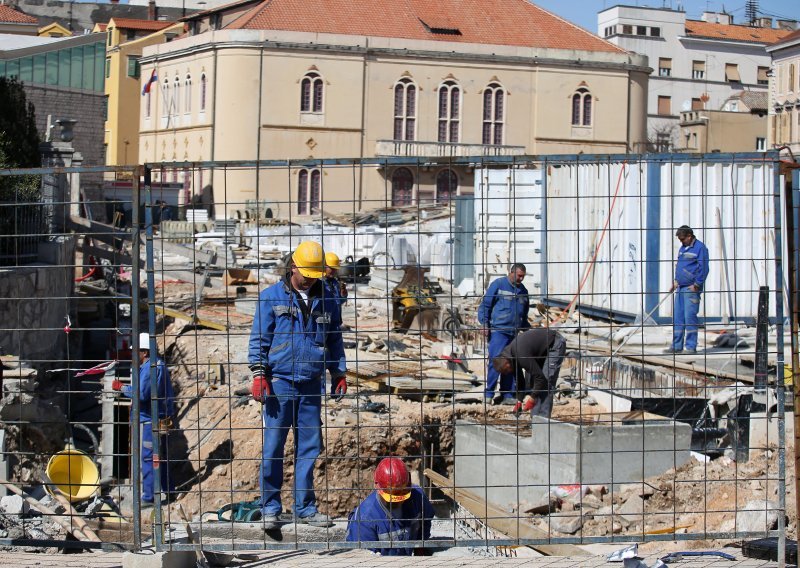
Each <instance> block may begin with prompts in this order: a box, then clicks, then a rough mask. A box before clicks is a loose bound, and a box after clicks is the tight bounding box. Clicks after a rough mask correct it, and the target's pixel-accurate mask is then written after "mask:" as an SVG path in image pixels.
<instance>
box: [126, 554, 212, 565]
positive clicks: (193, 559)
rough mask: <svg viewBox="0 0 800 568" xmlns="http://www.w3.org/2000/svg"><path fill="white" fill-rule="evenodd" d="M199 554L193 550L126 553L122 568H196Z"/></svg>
mask: <svg viewBox="0 0 800 568" xmlns="http://www.w3.org/2000/svg"><path fill="white" fill-rule="evenodd" d="M196 566H197V554H196V553H195V552H193V551H191V550H167V551H164V552H155V553H152V552H126V553H125V554H123V555H122V568H195V567H196Z"/></svg>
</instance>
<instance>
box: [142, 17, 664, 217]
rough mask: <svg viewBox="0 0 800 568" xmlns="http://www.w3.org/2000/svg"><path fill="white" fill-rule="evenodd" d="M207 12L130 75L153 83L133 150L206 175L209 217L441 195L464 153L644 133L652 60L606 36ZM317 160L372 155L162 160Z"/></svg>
mask: <svg viewBox="0 0 800 568" xmlns="http://www.w3.org/2000/svg"><path fill="white" fill-rule="evenodd" d="M215 14H220V12H215V11H210V12H208V13H206V14H200V15H198V16H196V17H195V19H194V22H191V21H190V22H189V29H190V30H191V32H190V34H189V35H188V37H184V38H181V39H179V40H176V41H173V42H170V43H168V44H160V45H154V46H151V47H148V48H146V49H145V50H144V54H143V57H142V59H141V63H142V78H143V80H144V79H145V78H149V77H150V75H151V73H152V72H153V70H154V69H155V70H156V74H157V76H158V88H157V89H156V88H155V85H154V86H153V88H152V90H151V93H152V94H151V97H152V99H151V104H150V106H149V107H145V106H143V107H142V108H141V110H140V138H139V144H140V146H139V157H140V160H142V161H145V162H151V163H158V164H161V165H162V166H164V168H165V170H164V172H165V173H164V174H162V175H164V176H167V179H166V180H165V181H175V180H177V179H183V180H184V181H185V184H186V186H187V187H188V188H189V189H190V192H191V193H193V194H197V193H199V191H200V189H201V188H202V187H204V186H205V185H208V184H210V185H212V186H213V193H214V199H215V201H216V202H217V204H221V203H223V202H224V206H223V207H219V206H218V207H217V208H216V211H217V216H220V215H224V214H226V213H225V211H226V210H227V211H230V210H233V209H243V208H244V204H245V203H246V202H247V201H251V200H259V201H262V202H263V201H267V202H269V203H272V204H274V206H273V207H274V208H277V211H275V212H276V213H277V214H279V215H282V216H288V215H307V214H313V213H315V212H318V211H320V210H322V208H323V207H324V209H325V211H327V212H342V211H345V212H346V211H354V210H360V209H364V208H372V207H378V206H385V205H387V204H389V205H411V204H415V203H425V202H433V201H438V202H442V201H446V200H447V199H449V198H450V197H452V196H453V195H457V194H462V193H471V192H472V185H473V182H474V180H473V176H472V170H473V167H474V165H470V164H453V163H449V160H451V159H452V158H457V157H466V156H498V155H500V156H523V155H531V154H574V153H579V152H583V153H625V152H628V151H630V150H631V149H632V148H634V147H638V146H637V145H638V144H640V143H642V142H644V141H645V138H646V131H645V120H646V95H647V80H648V74H649V72H650V69H649V67H647V65H646V60H645V59H644V58H642V57H640V56H636V55H633V54H629V53H627V52H623V51H622V50H619V49H618V48H610V49H602V50H589V49H587V50H579V51H575V50H566V49H554V48H549V47H541V48H538V47H530V46H524V45H497V44H478V43H466V42H464V41H459V42H455V41H453V42H451V41H446V39H441V38H437V39H436V40H427V41H426V40H420V39H408V38H399V37H377V36H362V35H351V34H326V33H311V32H306V31H294V30H274V29H235V28H233V29H212V28H215V27H216V28H219V27H221V26H224V19H221V18H217V16H216V15H215ZM581 33H583V34H585V35H586V36H589V38H591V40H592V41H594V40H596V41H598V42H602V40H599V38H596V37H595V36H592V35H591V34H589V33H588V32H585V31H583V30H581ZM603 43H605V42H603ZM609 45H610V44H609ZM140 86H141V85H140ZM147 108H149V110H147ZM328 158H373V159H376V160H378V161H380V160H381V159H385V163H378V164H377V165H376V166H374V167H370V168H361V169H360V170H359V171H358V172H357V174H355V175H354V172H353V171H352V169H349V168H346V167H338V168H337V167H335V166H331V167H322V168H319V167H307V166H306V165H304V164H302V163H300V164H297V165H295V164H291V167H289V168H288V175H287V168H276V169H269V168H264V169H259V170H258V171H256V169H255V168H241V169H237V168H226V169H225V171H224V172H223V171H221V170H220V168H203V167H196V168H186V169H185V170H183V169H181V170H180V171H175V170H173V171H169V170H170V166H169V163H170V162H207V161H217V162H219V161H229V160H233V161H238V160H307V159H328ZM392 158H408V159H412V160H413V161H414V165H411V166H409V165H408V164H405V165H402V164H401V165H393V164H392ZM170 176H171V177H170ZM157 177H158V173H157ZM323 202H324V205H323Z"/></svg>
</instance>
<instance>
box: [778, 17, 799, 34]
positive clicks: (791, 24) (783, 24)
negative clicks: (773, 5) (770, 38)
mask: <svg viewBox="0 0 800 568" xmlns="http://www.w3.org/2000/svg"><path fill="white" fill-rule="evenodd" d="M778 29H779V30H787V31H790V32H793V31H795V30H796V29H797V20H778Z"/></svg>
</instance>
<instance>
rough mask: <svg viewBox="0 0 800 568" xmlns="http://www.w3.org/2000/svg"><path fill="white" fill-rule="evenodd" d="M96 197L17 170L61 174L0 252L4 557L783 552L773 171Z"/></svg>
mask: <svg viewBox="0 0 800 568" xmlns="http://www.w3.org/2000/svg"><path fill="white" fill-rule="evenodd" d="M86 172H91V173H97V172H98V170H97V169H96V168H71V169H69V168H68V169H66V170H63V169H62V170H57V171H56V170H46V169H43V170H25V171H22V170H20V171H12V172H9V171H4V172H0V174H2V175H3V176H5V177H7V178H8V179H10V180H12V182H13V180H14V179H16V178H22V176H30V175H42V176H43V178H45V179H48V180H51V181H52V179H54V178H55V179H56V181H58V180H59V179H60V178H58V176H59V175H64V176H66V177H64V179H63V182H64V183H63V184H60V183H55V184H52V187H56V188H61V190H59V191H60V193H59V191H50V192H48V195H47V196H46V201H45V202H44V203H41V204H39V205H35V206H29V205H28V204H24V206H23V204H20V203H18V202H6V203H0V219H11V218H16V219H18V218H20V217H19V215H20V211H21V210H22V209H23V207H24V208H30V207H34V208H36V207H39V208H42V209H44V210H47V211H50V212H51V213H50V214H49V215H48V216H47V223H46V224H43V221H42V218H41V217H36V221H35V223H38V224H37V225H35V226H34V224H33V223H34V221H30V223H31V224H30V226H29V225H28V224H26V223H27V222H26V223H17V224H16V225H14V226H15V227H16V229H14V230H13V231H5V230H2V231H0V233H1V234H0V254H2V255H3V256H2V263H3V264H6V265H10V266H8V267H7V268H2V269H0V292H1V293H0V309H1V310H2V314H3V315H2V317H0V321H2V334H1V335H2V339H1V340H0V346H1V347H2V349H3V351H4V354H3V359H2V361H3V375H2V377H3V387H2V388H3V399H2V401H1V402H0V420H1V421H2V427H3V430H2V431H1V432H2V433H3V438H2V443H3V444H4V445H3V447H2V452H3V453H2V456H3V463H2V464H0V468H2V471H1V472H0V477H2V479H3V481H4V487H7V488H8V490H9V491H10V492H12V493H17V492H19V491H22V492H23V497H24V499H23V501H24V504H23V503H22V502H19V503H18V504H19V509H18V510H17V509H14V508H13V507H14V505H13V503H12V500H10V499H9V500H8V501H7V502H5V501H4V503H5V504H4V503H0V509H2V511H0V525H2V530H4V531H6V533H5V536H6V538H3V539H0V542H5V543H12V542H13V543H23V544H31V545H42V546H45V545H51V546H62V545H63V542H64V541H65V538H66V533H68V532H69V533H70V535H71V536H70V538H69V540H75V541H79V543H80V546H107V545H108V546H110V545H121V546H124V547H132V548H141V547H143V546H148V545H153V546H155V547H156V548H157V549H161V550H163V549H194V548H196V547H197V545H198V544H199V545H202V548H203V549H204V550H208V551H218V552H219V551H234V550H247V549H251V550H261V549H281V548H291V549H294V548H307V549H330V548H369V549H373V550H380V551H382V552H383V553H393V554H404V553H409V552H410V551H411V550H412V549H413V550H416V551H417V552H420V551H426V552H428V553H441V552H442V551H443V550H445V549H447V548H450V547H469V549H470V551H471V552H470V553H472V554H477V555H486V554H501V555H502V554H506V553H507V551H508V550H509V549H508V548H507V547H518V546H532V547H533V548H535V549H537V550H539V551H541V552H544V553H546V554H565V555H575V554H582V553H585V552H584V551H583V550H582V549H581V548H580V546H581V545H583V544H587V543H593V542H644V541H658V540H703V541H710V540H714V539H737V540H741V539H744V538H756V537H763V536H777V537H780V538H781V539H784V538H785V535H786V532H787V529H788V531H789V534H790V535H791V534H792V533H793V531H796V512H795V511H794V507H793V506H787V501H786V495H787V474H788V477H789V485H791V484H793V479H794V477H793V476H794V473H793V471H791V470H790V471H788V472H787V469H786V463H785V457H786V450H787V443H786V442H787V439H788V440H789V441H790V445H789V450H790V451H792V450H793V447H792V443H793V442H791V440H792V435H791V434H790V435H789V436H788V437H787V435H786V431H787V427H790V426H791V421H786V420H785V413H784V412H785V408H786V407H787V404H788V405H789V407H790V403H791V390H792V389H791V381H792V372H791V369H790V368H789V367H790V366H789V365H786V363H787V362H789V358H788V357H787V356H785V354H784V353H785V352H786V353H787V354H788V353H789V349H790V346H791V341H790V340H789V333H790V329H789V327H787V326H785V325H784V323H785V319H786V318H787V317H788V316H787V312H788V313H789V314H791V313H792V311H791V310H787V309H786V308H785V306H790V305H791V304H790V303H789V300H790V299H791V297H790V294H789V290H791V289H794V288H793V287H792V286H790V285H789V284H791V283H792V281H793V274H792V271H790V270H789V267H788V264H787V262H788V260H787V259H788V258H790V257H791V254H789V253H791V252H792V251H794V250H795V247H794V241H793V239H788V240H787V239H786V238H785V235H784V230H783V224H784V219H785V218H786V217H785V216H786V210H787V207H786V203H787V202H786V193H785V191H784V187H785V185H784V184H785V182H786V181H787V180H785V178H784V177H783V176H782V175H781V171H780V164H779V162H778V161H777V156H776V155H773V154H771V153H766V154H762V153H760V154H757V155H756V154H753V155H750V154H748V155H720V154H714V155H704V156H688V155H658V156H634V155H630V156H619V157H614V156H611V157H609V156H601V157H597V156H549V157H544V156H543V157H531V158H524V159H522V158H500V157H498V158H486V157H474V158H458V159H455V158H454V159H441V160H438V161H431V160H424V161H423V160H411V159H391V160H307V161H302V162H253V163H244V162H235V163H234V162H230V163H217V162H215V163H201V164H197V163H194V164H190V163H186V164H158V165H151V166H147V167H139V168H136V169H135V170H127V171H124V170H115V171H113V172H112V171H108V172H104V175H105V177H106V178H107V181H106V182H105V183H104V187H103V190H102V192H99V193H97V192H95V193H94V194H92V195H89V194H88V192H85V191H82V190H81V188H80V174H82V173H86ZM48 176H53V177H48ZM76 186H77V187H76ZM70 196H72V197H70ZM78 201H79V203H78ZM31 219H33V217H31ZM684 225H685V226H687V227H690V228H691V232H690V233H687V232H686V231H685V230H679V228H680V227H682V226H684ZM3 226H4V227H5V226H6V224H5V222H4V225H3ZM676 230H677V233H678V234H679V235H680V236H681V239H680V240H679V239H676ZM692 232H693V235H692V234H691V233H692ZM19 242H25V243H27V244H26V245H25V247H22V246H20V245H18V244H17V243H19ZM34 245H35V247H34ZM31 247H34V248H31ZM6 253H8V254H6ZM325 253H335V255H336V256H337V259H336V260H334V259H333V258H331V257H329V256H325ZM31 255H33V256H31ZM7 257H8V259H9V261H8V262H6V259H7ZM337 265H338V267H337ZM787 282H788V283H789V284H787ZM696 315H697V317H699V325H698V326H697V327H696V326H695V324H694V323H693V322H694V321H695V320H694V317H695V316H696ZM142 334H146V335H142ZM254 387H255V388H254ZM254 390H255V396H254ZM787 392H788V393H789V397H788V398H789V399H790V400H789V402H788V403H787ZM389 457H397V458H399V459H400V460H401V463H402V465H403V466H404V468H405V469H403V470H402V471H400V470H398V469H397V467H396V466H397V462H391V463H394V464H395V467H394V469H393V468H392V467H389V466H387V465H386V464H387V463H388V462H386V461H385V458H389ZM387 467H388V470H387ZM376 471H377V473H376ZM406 474H407V475H408V477H407V478H406ZM6 481H7V482H8V483H5V482H6ZM14 503H16V501H14ZM787 515H788V516H787ZM787 520H788V524H787ZM75 531H77V532H75ZM780 549H782V546H781V547H780Z"/></svg>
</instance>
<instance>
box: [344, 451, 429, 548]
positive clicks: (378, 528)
mask: <svg viewBox="0 0 800 568" xmlns="http://www.w3.org/2000/svg"><path fill="white" fill-rule="evenodd" d="M374 480H375V491H373V492H372V493H370V494H369V495H368V496H367V498H366V499H364V500H363V501H362V502H361V504H359V505H358V507H356V508H355V510H354V511H353V512H352V513H350V517H349V518H348V521H347V536H346V540H347V542H385V543H386V545H387V547H389V548H370V549H369V550H371V551H372V552H377V553H379V554H381V555H385V556H411V555H412V554H415V555H418V556H419V555H423V554H425V550H424V549H423V548H409V547H403V546H402V543H404V542H408V541H410V540H427V539H429V538H431V521H432V519H433V505H431V502H430V501H429V500H428V498H427V497H426V496H425V493H423V492H422V489H420V488H419V487H418V486H416V485H412V484H411V475H410V474H409V472H408V469H407V468H406V466H405V464H404V463H403V460H401V459H400V458H395V457H390V458H384V459H382V460H381V462H380V463H379V464H378V467H377V468H375V477H374ZM397 545H401V546H397Z"/></svg>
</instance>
